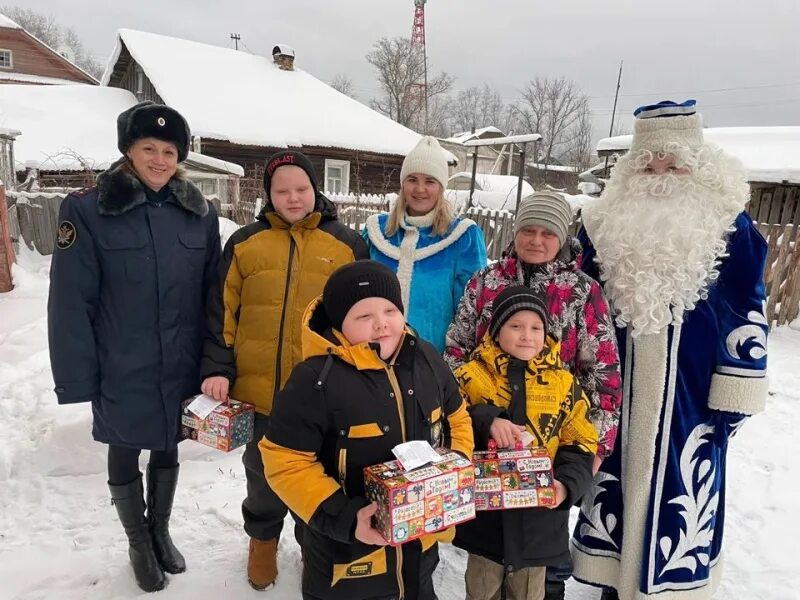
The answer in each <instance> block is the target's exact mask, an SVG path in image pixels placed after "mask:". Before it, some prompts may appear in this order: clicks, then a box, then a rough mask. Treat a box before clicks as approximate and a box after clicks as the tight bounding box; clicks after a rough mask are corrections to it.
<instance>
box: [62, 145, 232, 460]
mask: <svg viewBox="0 0 800 600" xmlns="http://www.w3.org/2000/svg"><path fill="white" fill-rule="evenodd" d="M97 183H98V184H97V187H95V188H92V189H90V190H86V191H83V192H80V193H77V194H70V195H69V196H67V197H66V199H65V200H64V202H63V203H62V205H61V209H60V216H59V231H58V239H57V244H56V246H57V248H56V250H55V253H54V256H53V262H52V267H51V271H50V297H49V301H48V333H49V340H50V362H51V365H52V370H53V379H54V381H55V384H56V387H55V391H56V395H57V396H58V402H59V404H70V403H75V402H91V403H92V409H93V413H94V426H93V432H92V433H93V435H94V439H96V440H97V441H99V442H103V443H106V444H113V445H119V446H126V447H130V448H142V449H151V450H168V449H172V448H174V447H175V446H176V445H177V442H178V431H179V427H180V405H181V401H182V400H184V399H186V398H188V397H189V396H191V395H193V394H196V393H198V392H199V387H200V358H201V350H202V344H203V339H204V337H205V325H204V322H205V300H206V297H207V295H208V292H209V288H210V287H211V286H213V285H216V281H217V270H218V263H219V257H220V241H219V221H218V219H217V214H216V211H215V210H214V207H213V206H212V205H210V204H209V203H208V202H207V201H206V200H205V199H204V198H203V196H202V194H201V193H200V191H199V190H198V189H197V188H196V187H195V186H193V185H192V184H191V183H189V182H186V181H183V180H180V179H177V178H173V179H172V180H171V181H170V182H169V184H168V186H167V187H168V188H169V189H168V190H167V189H164V190H162V191H161V193H159V194H154V193H152V192H149V193H148V192H147V191H146V190H145V187H144V186H143V184H142V183H141V182H140V181H139V180H138V178H136V177H135V176H134V175H133V174H132V173H131V172H130V171H129V170H128V169H127V168H125V167H124V166H123V164H122V161H120V162H118V163H116V164H115V165H112V167H111V168H110V169H109V170H108V171H106V172H105V173H103V174H101V175H100V177H98V182H97Z"/></svg>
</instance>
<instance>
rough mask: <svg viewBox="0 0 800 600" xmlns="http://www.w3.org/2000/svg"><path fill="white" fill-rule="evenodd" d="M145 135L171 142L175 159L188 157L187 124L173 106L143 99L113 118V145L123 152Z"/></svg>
mask: <svg viewBox="0 0 800 600" xmlns="http://www.w3.org/2000/svg"><path fill="white" fill-rule="evenodd" d="M148 137H153V138H156V139H157V140H162V141H164V142H172V143H173V144H175V147H176V148H177V149H178V162H183V161H184V160H186V157H187V156H189V142H190V140H191V132H190V131H189V124H188V123H187V122H186V119H184V118H183V115H181V113H179V112H178V111H177V110H175V109H174V108H170V107H169V106H166V105H165V104H156V103H155V102H151V101H150V100H147V101H145V102H140V103H139V104H136V105H134V106H131V107H130V108H129V109H128V110H126V111H124V112H122V113H120V115H119V116H118V117H117V148H119V151H120V152H122V153H123V154H127V152H128V149H129V148H130V147H131V146H133V144H134V142H135V141H136V140H141V139H143V138H148Z"/></svg>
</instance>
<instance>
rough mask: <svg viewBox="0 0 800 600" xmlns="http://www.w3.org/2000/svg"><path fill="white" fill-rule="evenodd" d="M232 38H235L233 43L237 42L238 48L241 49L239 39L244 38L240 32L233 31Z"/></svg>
mask: <svg viewBox="0 0 800 600" xmlns="http://www.w3.org/2000/svg"><path fill="white" fill-rule="evenodd" d="M231 39H232V40H233V43H234V44H236V49H237V50H238V49H239V40H240V39H242V36H240V35H239V34H238V33H232V34H231Z"/></svg>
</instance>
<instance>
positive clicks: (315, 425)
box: [260, 261, 473, 600]
mask: <svg viewBox="0 0 800 600" xmlns="http://www.w3.org/2000/svg"><path fill="white" fill-rule="evenodd" d="M402 309H403V305H402V300H401V292H400V284H399V282H398V280H397V276H396V275H395V274H394V273H393V272H392V271H391V270H390V269H389V268H387V267H385V266H384V265H381V264H380V263H377V262H375V261H357V262H355V263H353V264H350V265H346V266H344V267H341V268H340V269H338V270H337V271H336V272H335V273H334V274H333V275H332V276H331V278H330V279H329V280H328V282H327V284H326V285H325V289H324V291H323V295H322V298H321V301H320V300H317V301H316V302H314V303H312V304H311V305H310V306H309V307H308V310H307V311H306V316H305V320H304V329H303V353H304V356H305V360H304V361H303V362H302V363H300V364H299V365H297V366H296V367H295V369H294V370H293V371H292V374H291V376H290V377H289V381H288V382H287V383H286V386H285V387H284V388H283V390H282V391H281V392H280V393H279V394H278V396H277V400H276V403H275V406H274V408H273V412H272V422H271V424H270V428H269V431H268V433H267V435H266V437H265V438H264V439H263V440H262V442H261V445H260V447H261V452H262V455H263V458H264V468H265V471H266V475H267V478H268V479H269V481H270V483H271V485H272V487H273V489H274V490H275V492H276V493H277V494H278V496H280V498H281V499H282V500H283V501H284V502H285V503H286V504H287V506H289V508H290V509H291V510H292V511H293V512H294V513H295V514H297V515H298V516H299V517H300V518H301V519H303V521H305V522H306V523H307V524H308V527H306V528H304V536H305V537H304V539H303V578H302V580H303V583H302V591H303V598H304V599H306V600H315V599H325V600H328V599H331V600H339V599H341V600H366V599H379V598H381V599H382V598H398V599H399V598H404V599H407V600H433V599H434V598H435V594H434V590H433V580H432V575H433V571H434V570H435V568H436V565H437V563H438V561H439V558H438V549H437V542H438V541H440V540H444V541H449V540H450V539H452V535H453V532H452V530H448V531H444V532H440V533H438V534H431V535H427V536H425V537H423V538H421V539H418V540H414V541H412V542H409V543H407V544H405V545H403V546H399V547H396V548H393V547H390V546H387V545H386V541H385V540H383V538H382V537H381V535H380V533H378V531H377V530H375V529H374V528H373V527H372V525H371V517H372V515H373V514H374V513H375V509H376V506H375V505H374V504H368V502H367V501H366V499H365V497H364V495H365V492H364V474H363V469H364V468H365V467H367V466H370V465H374V464H377V463H380V462H384V461H387V460H391V459H393V458H394V457H393V455H392V448H393V447H394V446H396V445H397V444H400V443H402V442H405V441H409V440H426V441H429V442H430V443H431V445H432V446H434V447H436V446H446V447H449V448H452V449H453V450H456V451H458V452H461V453H462V454H464V455H466V456H471V453H472V450H473V439H472V425H471V422H470V418H469V415H468V413H467V406H466V403H465V402H464V401H463V400H462V398H461V395H460V393H459V390H458V385H457V384H456V381H455V379H454V378H453V376H452V374H451V372H450V370H449V369H448V367H447V365H446V364H445V363H444V361H443V359H442V358H441V357H440V356H439V355H438V353H437V352H436V350H435V349H434V348H433V346H431V344H429V343H428V342H426V341H424V340H421V339H419V338H417V337H416V336H415V335H414V333H413V332H412V331H410V330H409V329H408V328H407V326H406V325H405V318H404V317H403V313H402Z"/></svg>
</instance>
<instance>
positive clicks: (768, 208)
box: [748, 184, 800, 325]
mask: <svg viewBox="0 0 800 600" xmlns="http://www.w3.org/2000/svg"><path fill="white" fill-rule="evenodd" d="M752 188H753V193H752V196H751V199H750V205H749V207H748V210H749V212H750V216H751V217H753V220H754V221H755V222H756V223H757V224H758V229H759V231H761V233H762V234H763V235H764V238H765V239H766V240H767V244H768V255H767V267H766V270H765V271H764V284H765V285H766V289H767V297H768V301H767V319H768V320H769V323H770V324H771V325H773V324H774V325H786V324H788V323H791V322H793V321H794V320H795V319H797V318H798V316H800V186H797V185H762V184H754V185H753V186H752Z"/></svg>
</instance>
